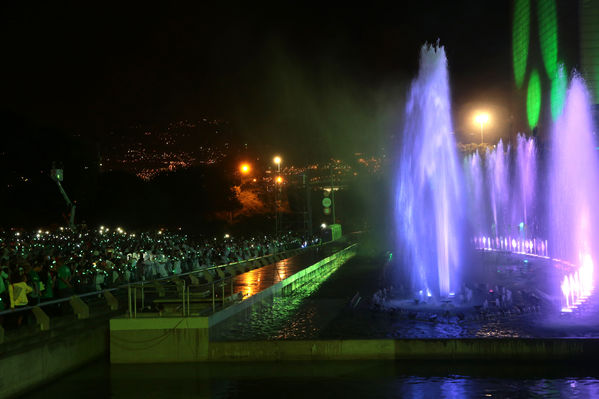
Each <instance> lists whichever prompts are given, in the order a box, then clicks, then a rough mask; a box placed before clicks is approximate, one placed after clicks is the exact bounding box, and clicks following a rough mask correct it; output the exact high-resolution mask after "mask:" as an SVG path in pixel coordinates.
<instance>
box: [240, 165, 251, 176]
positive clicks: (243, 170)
mask: <svg viewBox="0 0 599 399" xmlns="http://www.w3.org/2000/svg"><path fill="white" fill-rule="evenodd" d="M239 170H240V171H241V173H242V174H244V175H247V174H248V173H250V170H251V167H250V164H249V163H242V164H241V165H240V166H239Z"/></svg>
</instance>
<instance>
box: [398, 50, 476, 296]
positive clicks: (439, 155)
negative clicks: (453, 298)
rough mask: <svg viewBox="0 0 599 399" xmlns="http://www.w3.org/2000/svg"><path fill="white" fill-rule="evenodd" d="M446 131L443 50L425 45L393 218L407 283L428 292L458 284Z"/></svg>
mask: <svg viewBox="0 0 599 399" xmlns="http://www.w3.org/2000/svg"><path fill="white" fill-rule="evenodd" d="M452 132H453V128H452V120H451V106H450V93H449V81H448V74H447V59H446V56H445V50H444V48H443V47H435V46H429V45H425V46H423V47H422V50H421V53H420V70H419V73H418V77H417V78H416V79H415V80H414V81H413V82H412V86H411V88H410V91H409V96H408V102H407V105H406V123H405V127H404V131H403V138H402V139H403V142H402V148H401V153H400V170H399V181H398V186H397V197H396V199H397V203H396V218H397V226H398V230H399V232H398V233H399V234H398V236H399V240H400V251H399V253H400V254H401V256H402V258H403V259H402V260H403V265H404V267H406V268H407V269H408V272H409V275H410V280H411V283H412V285H411V288H412V289H413V290H414V291H420V292H425V293H426V294H427V295H428V296H432V295H434V296H440V297H445V296H448V295H449V294H450V293H451V292H455V290H457V289H458V288H459V287H460V281H459V267H460V261H461V259H460V257H461V255H462V242H461V241H462V238H463V237H464V232H463V231H462V229H463V228H464V225H465V223H464V220H463V211H462V209H463V208H464V203H463V201H462V185H461V169H460V167H459V163H458V161H457V154H456V143H455V140H454V136H453V134H452Z"/></svg>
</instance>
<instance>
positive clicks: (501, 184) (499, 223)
mask: <svg viewBox="0 0 599 399" xmlns="http://www.w3.org/2000/svg"><path fill="white" fill-rule="evenodd" d="M509 153H510V146H509V145H508V146H507V149H504V146H503V140H499V143H497V147H496V148H495V150H489V149H487V152H486V156H485V158H486V165H487V181H488V184H489V198H490V201H489V203H490V205H491V215H492V217H493V226H492V231H491V235H492V236H493V237H497V236H500V235H506V233H507V232H508V230H509V226H506V223H505V222H506V220H508V219H507V217H506V215H507V212H508V211H507V209H508V203H509V187H508V180H509V158H510V154H509Z"/></svg>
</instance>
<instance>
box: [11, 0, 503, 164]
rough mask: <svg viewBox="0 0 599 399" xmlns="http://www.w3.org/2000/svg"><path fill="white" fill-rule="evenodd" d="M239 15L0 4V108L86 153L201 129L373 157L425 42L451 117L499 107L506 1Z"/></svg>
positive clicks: (293, 149) (320, 7)
mask: <svg viewBox="0 0 599 399" xmlns="http://www.w3.org/2000/svg"><path fill="white" fill-rule="evenodd" d="M246 3H247V4H245V5H243V6H234V5H230V6H226V7H225V6H222V7H220V6H219V7H216V6H204V5H196V6H195V7H193V8H187V7H180V8H179V7H174V6H170V5H169V6H166V5H165V6H164V7H156V6H154V5H150V3H147V2H146V3H139V4H138V5H136V6H119V7H108V6H104V7H99V6H98V7H93V6H91V5H89V4H87V3H85V4H81V3H80V4H77V5H74V4H73V5H69V6H68V7H67V6H64V7H63V6H58V5H57V4H55V3H51V4H50V3H46V4H42V5H30V4H29V3H23V2H10V4H7V3H5V4H4V5H3V10H2V23H1V24H0V25H1V29H2V33H1V37H2V39H1V40H2V49H3V54H4V57H3V62H2V66H1V68H2V75H3V77H4V79H2V81H3V83H2V89H1V90H2V97H1V98H2V104H1V105H0V106H1V107H2V109H3V111H10V112H12V113H14V114H17V115H19V116H22V117H24V118H26V119H27V120H30V121H31V122H32V123H37V124H40V125H44V126H51V127H57V128H62V129H67V130H69V131H76V132H78V133H80V134H81V135H84V136H88V137H92V138H94V139H95V140H101V138H102V136H103V135H105V134H106V132H107V131H109V130H110V129H112V128H114V127H118V126H128V125H130V124H133V123H138V122H143V123H165V122H168V121H173V120H179V119H199V118H203V117H206V116H208V117H212V118H220V119H225V120H228V121H230V122H231V124H232V126H233V131H234V133H235V134H236V135H237V136H238V137H239V139H240V140H243V141H246V142H248V143H250V145H254V144H260V143H261V145H262V146H264V147H272V148H275V149H279V148H281V149H282V150H283V151H287V152H288V153H290V154H292V155H293V157H295V158H296V159H299V158H309V156H310V153H311V149H310V148H314V147H312V146H315V147H319V148H321V149H323V148H324V149H326V150H327V151H330V152H331V153H332V154H333V155H336V154H337V153H338V152H342V151H358V150H364V151H377V150H379V149H380V147H381V146H383V145H384V144H385V143H386V142H387V141H388V139H389V136H390V135H391V134H393V133H397V132H398V130H399V126H400V124H401V111H402V109H403V101H404V97H405V91H406V89H407V86H408V84H409V81H410V80H411V79H412V78H413V77H414V76H415V74H416V72H417V66H418V54H419V49H420V46H421V45H422V44H424V43H425V42H427V41H428V42H436V41H437V39H440V43H441V44H442V45H445V46H446V50H447V54H448V59H449V65H450V74H451V80H452V81H451V83H452V95H453V97H454V103H455V107H456V114H458V113H459V109H460V107H465V106H467V105H468V104H470V103H480V102H481V101H482V102H490V103H493V104H496V105H499V106H505V107H507V106H508V105H507V103H508V102H509V98H510V97H509V96H510V93H511V91H510V90H511V88H512V85H513V83H512V82H513V77H512V70H511V30H510V28H511V27H510V24H511V2H510V1H507V0H506V1H476V0H474V1H437V2H431V1H415V2H412V4H410V5H406V4H404V3H403V2H393V3H376V4H371V3H368V4H366V3H364V4H362V5H361V6H357V7H353V6H350V5H349V4H350V3H347V2H346V3H335V4H333V3H327V4H319V3H313V4H308V3H303V5H302V6H299V5H290V4H285V3H284V2H280V3H275V4H267V3H263V4H260V3H258V2H251V3H249V2H246ZM102 5H104V3H102ZM265 143H266V144H265Z"/></svg>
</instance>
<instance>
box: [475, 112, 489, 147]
mask: <svg viewBox="0 0 599 399" xmlns="http://www.w3.org/2000/svg"><path fill="white" fill-rule="evenodd" d="M474 121H475V122H476V123H478V124H480V143H481V144H482V143H483V142H484V125H485V123H487V122H489V114H487V113H486V112H481V113H479V114H477V115H476V116H475V117H474Z"/></svg>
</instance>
